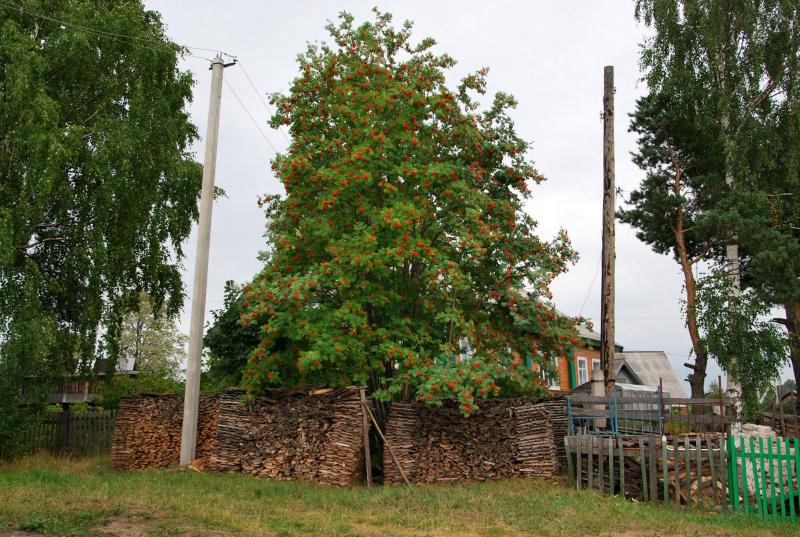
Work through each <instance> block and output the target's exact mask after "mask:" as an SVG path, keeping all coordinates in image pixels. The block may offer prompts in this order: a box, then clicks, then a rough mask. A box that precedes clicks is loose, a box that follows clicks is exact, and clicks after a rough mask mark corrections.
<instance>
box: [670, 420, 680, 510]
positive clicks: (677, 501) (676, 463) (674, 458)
mask: <svg viewBox="0 0 800 537" xmlns="http://www.w3.org/2000/svg"><path fill="white" fill-rule="evenodd" d="M679 447H680V439H679V438H678V437H677V436H676V437H675V446H674V448H673V450H672V465H673V466H674V467H675V468H674V470H675V504H676V505H677V506H678V507H680V506H681V461H680V457H679V456H678V453H680V450H679V449H678V448H679Z"/></svg>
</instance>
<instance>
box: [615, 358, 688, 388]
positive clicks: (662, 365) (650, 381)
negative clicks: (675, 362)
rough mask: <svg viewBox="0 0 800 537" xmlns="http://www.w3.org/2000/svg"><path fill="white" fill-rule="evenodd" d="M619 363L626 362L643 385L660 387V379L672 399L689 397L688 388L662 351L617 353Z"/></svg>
mask: <svg viewBox="0 0 800 537" xmlns="http://www.w3.org/2000/svg"><path fill="white" fill-rule="evenodd" d="M614 357H615V359H616V361H617V363H619V362H620V361H623V362H625V364H626V365H628V367H630V368H631V369H632V370H633V371H634V372H636V374H637V375H638V377H639V378H640V379H641V381H642V383H643V384H646V385H649V386H658V380H659V378H660V379H661V381H662V382H663V384H664V393H665V394H669V396H670V397H688V394H687V393H686V388H685V387H684V386H683V383H682V382H681V381H680V380H679V379H678V376H677V375H676V374H675V370H674V369H673V368H672V364H671V363H670V361H669V358H667V355H666V354H665V353H664V352H662V351H645V352H617V353H615V355H614Z"/></svg>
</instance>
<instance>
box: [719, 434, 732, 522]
mask: <svg viewBox="0 0 800 537" xmlns="http://www.w3.org/2000/svg"><path fill="white" fill-rule="evenodd" d="M727 442H728V438H727V437H726V436H725V435H724V434H723V435H722V436H720V439H719V475H720V476H722V471H723V468H725V469H726V470H728V482H727V483H722V482H721V485H722V486H721V488H722V490H720V491H719V493H720V498H721V499H722V508H723V509H724V510H726V511H727V510H728V508H729V507H730V506H729V505H728V500H729V499H730V494H729V492H730V487H731V476H730V466H728V465H727V462H728V460H727V459H726V454H727V452H728V443H727ZM720 481H722V480H720Z"/></svg>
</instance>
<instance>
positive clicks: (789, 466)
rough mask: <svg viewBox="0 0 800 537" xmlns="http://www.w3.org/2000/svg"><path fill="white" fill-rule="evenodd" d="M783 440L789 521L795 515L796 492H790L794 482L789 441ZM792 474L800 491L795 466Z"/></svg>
mask: <svg viewBox="0 0 800 537" xmlns="http://www.w3.org/2000/svg"><path fill="white" fill-rule="evenodd" d="M785 440H786V462H787V464H786V473H787V474H788V475H787V476H786V477H787V479H786V481H788V484H789V518H791V520H794V517H795V514H796V513H795V512H794V497H795V492H796V491H793V490H792V489H793V486H792V482H793V481H794V479H793V477H792V473H793V472H792V461H791V455H792V451H791V450H792V447H791V444H790V441H789V439H788V438H786V439H785ZM794 452H795V455H797V439H795V445H794ZM794 474H795V476H796V477H797V479H798V483H797V485H798V486H797V489H800V468H798V467H797V466H795V470H794Z"/></svg>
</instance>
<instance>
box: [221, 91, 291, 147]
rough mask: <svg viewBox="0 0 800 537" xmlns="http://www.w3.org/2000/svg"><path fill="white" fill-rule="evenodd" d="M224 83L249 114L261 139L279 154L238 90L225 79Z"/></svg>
mask: <svg viewBox="0 0 800 537" xmlns="http://www.w3.org/2000/svg"><path fill="white" fill-rule="evenodd" d="M223 82H225V85H226V86H228V89H230V90H231V93H233V96H234V97H235V98H236V100H237V101H239V105H240V106H241V107H242V110H244V113H245V114H247V117H249V118H250V121H252V122H253V125H255V126H256V128H257V129H258V132H260V133H261V137H262V138H264V140H266V142H267V143H268V144H269V146H270V147H271V148H272V150H273V151H275V153H276V154H277V153H278V150H277V149H275V146H274V145H272V142H270V141H269V138H267V135H266V134H265V133H264V131H263V130H262V129H261V125H259V124H258V121H256V119H255V118H254V117H253V114H251V113H250V110H248V109H247V107H246V106H245V105H244V102H242V100H241V99H240V98H239V94H238V93H236V90H235V89H233V86H231V85H230V83H229V82H228V81H227V80H225V79H223Z"/></svg>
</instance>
